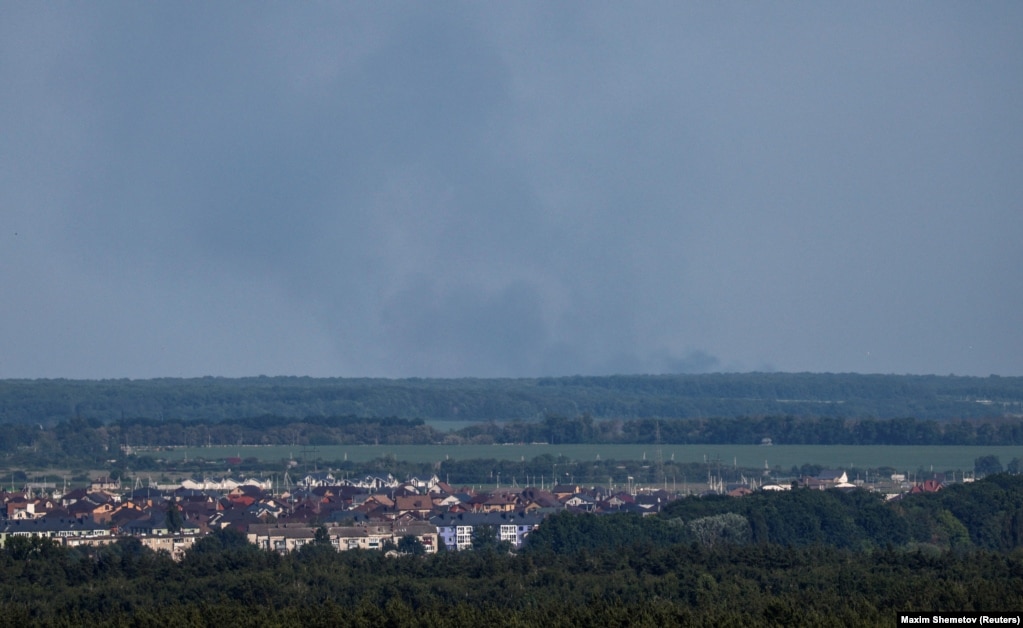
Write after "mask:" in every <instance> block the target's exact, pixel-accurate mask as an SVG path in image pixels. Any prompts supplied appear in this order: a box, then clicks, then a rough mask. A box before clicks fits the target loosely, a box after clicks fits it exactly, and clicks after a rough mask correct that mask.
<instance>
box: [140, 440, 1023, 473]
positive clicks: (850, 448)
mask: <svg viewBox="0 0 1023 628" xmlns="http://www.w3.org/2000/svg"><path fill="white" fill-rule="evenodd" d="M139 453H140V454H141V455H151V456H153V457H156V458H163V459H166V460H172V461H177V460H182V459H185V458H187V459H189V460H192V459H197V458H202V459H206V460H223V459H224V458H227V457H239V458H257V459H259V460H260V461H262V462H266V463H271V464H272V463H276V462H281V461H285V460H289V459H295V460H300V461H313V460H320V461H323V462H324V463H331V462H335V461H341V460H351V461H353V462H365V461H369V460H373V459H376V458H393V459H395V460H406V461H410V462H439V461H442V460H446V459H452V460H471V459H494V460H531V459H533V458H534V457H536V456H540V455H543V454H550V455H552V456H555V457H557V456H562V455H563V456H566V457H567V458H569V459H571V460H594V459H596V458H598V457H599V458H600V459H601V460H644V459H645V460H650V461H654V460H655V459H656V457H657V448H656V447H655V446H652V445H457V446H452V445H350V446H327V447H309V448H302V447H288V446H269V447H255V446H253V447H209V448H205V447H204V448H194V447H193V448H176V449H171V450H164V451H158V452H139ZM660 454H661V457H662V459H663V460H664V461H665V462H667V461H669V460H674V461H676V462H681V463H691V462H698V463H703V462H706V461H718V460H719V461H720V463H721V464H722V465H729V466H731V465H733V464H734V465H738V466H740V467H747V468H763V467H764V466H765V464H766V465H767V466H769V467H771V468H775V467H781V468H782V469H783V470H786V471H787V470H788V469H789V468H791V467H792V466H800V465H803V464H819V465H823V466H825V467H835V468H846V469H848V468H851V467H856V468H861V469H864V468H873V469H876V468H881V467H892V468H894V469H896V470H902V471H916V470H919V469H923V470H930V469H933V470H935V471H950V470H959V471H963V470H966V471H972V470H973V463H974V460H976V459H977V458H979V457H981V456H989V455H993V456H998V458H999V459H1000V460H1001V462H1002V464H1003V465H1005V464H1008V462H1009V461H1010V460H1012V459H1013V458H1023V447H967V446H964V447H956V446H953V447H938V446H920V447H916V446H910V447H895V446H890V447H883V446H882V447H879V446H870V447H862V446H854V445H775V446H772V447H762V446H758V445H662V446H661V447H660Z"/></svg>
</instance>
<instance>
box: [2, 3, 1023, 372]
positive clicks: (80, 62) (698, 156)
mask: <svg viewBox="0 0 1023 628" xmlns="http://www.w3.org/2000/svg"><path fill="white" fill-rule="evenodd" d="M1021 34H1023V3H1020V2H1016V1H1015V0H1013V1H1007V2H997V1H990V2H982V3H964V2H945V1H941V0H936V1H934V2H857V3H847V2H831V1H824V2H817V1H813V2H810V1H795V2H784V3H756V2H731V1H726V2H675V1H672V2H656V1H644V2H637V3H618V2H604V1H599V0H598V1H596V2H578V1H568V2H554V3H551V2H507V3H504V2H501V3H496V2H493V3H488V2H466V3H461V2H446V1H437V2H411V1H403V0H396V1H394V2H386V3H376V2H373V3H369V2H366V3H362V2H359V3H311V2H307V3H290V2H289V3H269V2H240V1H224V2H213V3H207V2H164V3H149V2H146V3H140V2H130V1H124V2H109V1H103V0H100V1H98V2H89V3H72V2H13V1H9V2H0V219H2V220H0V378H58V377H66V378H76V379H106V378H152V377H197V376H205V375H213V376H225V377H237V376H249V375H260V374H262V375H308V376H316V377H326V376H331V377H334V376H337V377H393V378H400V377H466V376H469V377H534V376H556V375H573V374H581V375H605V374H632V373H696V372H746V371H781V372H804V371H810V372H843V373H845V372H859V373H896V374H904V373H912V374H939V375H946V374H950V373H954V374H957V375H977V376H987V375H990V374H997V375H1004V376H1009V375H1016V376H1018V375H1023V36H1021Z"/></svg>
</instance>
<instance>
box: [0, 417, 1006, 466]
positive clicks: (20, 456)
mask: <svg viewBox="0 0 1023 628" xmlns="http://www.w3.org/2000/svg"><path fill="white" fill-rule="evenodd" d="M764 439H771V441H772V442H773V443H777V444H789V445H792V444H797V445H1000V446H1007V445H1023V419H991V420H975V421H960V420H956V421H944V422H940V421H929V420H920V419H910V418H903V419H892V420H879V419H860V420H854V419H845V420H843V419H835V418H813V417H794V416H785V417H773V416H769V417H759V418H755V417H735V418H720V419H633V420H625V421H623V420H618V419H608V420H595V419H594V418H593V417H589V416H577V417H557V416H548V417H545V418H543V419H542V420H539V421H530V422H525V421H511V422H508V423H497V422H488V423H475V424H469V425H467V426H466V427H464V428H461V429H458V430H454V431H450V432H444V431H440V430H437V429H435V428H433V427H431V426H430V425H428V424H426V423H425V422H424V421H423V420H422V419H401V418H395V417H391V418H372V417H357V416H347V417H307V418H305V419H301V420H295V419H290V418H287V417H271V416H264V417H254V418H248V419H231V420H225V421H219V422H208V421H180V420H169V421H157V420H151V419H130V420H128V419H125V420H122V421H116V422H113V423H109V424H106V423H103V422H102V421H99V420H97V419H91V420H86V419H71V420H69V421H61V422H60V423H58V424H57V425H55V426H53V427H46V426H40V425H24V424H23V425H7V426H4V428H3V429H0V453H2V454H3V459H4V460H5V461H6V463H7V466H32V467H38V466H40V465H47V464H48V465H55V464H57V465H62V464H63V465H89V464H97V463H101V462H103V461H109V460H115V459H121V458H123V457H124V456H125V455H130V453H131V452H132V451H133V450H137V449H139V448H143V449H151V448H155V447H168V446H170V447H201V446H204V445H210V446H220V447H223V446H241V445H292V446H295V447H307V446H310V447H316V446H329V445H376V444H380V445H430V444H446V445H461V444H494V443H536V442H545V443H552V444H657V443H661V444H666V445H668V444H675V445H689V444H692V445H699V444H707V445H719V444H721V445H732V444H740V445H742V444H757V443H761V442H763V441H764ZM144 455H146V456H149V457H152V458H159V457H160V456H159V454H158V453H154V452H152V451H149V452H147V453H145V454H144ZM132 466H134V467H136V468H137V467H138V464H133V465H132ZM491 468H493V467H491ZM452 472H455V471H454V470H452ZM600 473H603V471H600ZM598 475H599V474H598ZM605 477H606V476H605Z"/></svg>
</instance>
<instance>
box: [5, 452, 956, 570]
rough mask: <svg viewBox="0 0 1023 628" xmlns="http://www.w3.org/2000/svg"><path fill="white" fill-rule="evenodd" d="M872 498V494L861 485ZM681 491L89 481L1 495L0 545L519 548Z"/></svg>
mask: <svg viewBox="0 0 1023 628" xmlns="http://www.w3.org/2000/svg"><path fill="white" fill-rule="evenodd" d="M892 480H893V482H892V483H890V484H886V485H885V486H884V489H883V490H886V491H888V492H887V497H889V498H898V497H899V496H901V495H902V494H904V493H906V492H909V493H915V492H935V491H938V490H940V489H941V488H942V487H943V486H944V479H943V478H941V477H931V478H927V479H924V480H923V481H920V482H916V483H908V482H906V481H905V478H904V477H902V476H898V477H893V478H892ZM793 485H795V486H798V487H803V488H810V489H820V490H824V489H838V490H858V489H860V488H863V483H862V482H855V483H854V482H849V478H848V476H847V474H846V473H845V472H844V471H841V470H826V471H822V472H821V473H820V474H818V475H817V476H816V477H803V478H800V479H799V480H798V481H795V482H793V483H792V484H757V483H755V482H754V483H749V482H744V483H737V484H723V483H716V482H713V481H711V482H710V483H709V484H708V485H707V486H706V487H705V488H706V490H704V491H702V492H701V493H700V494H703V495H707V494H714V495H717V494H720V495H729V496H731V497H736V498H740V497H742V496H745V495H749V494H751V493H753V492H754V491H755V490H758V491H783V490H790V489H791V488H793ZM870 489H871V490H879V488H878V486H873V487H870ZM686 494H692V493H690V492H688V491H687V492H686V493H683V492H682V491H679V490H677V489H673V490H669V489H668V488H667V487H663V488H650V487H646V488H639V487H637V486H635V485H629V486H628V487H627V489H625V490H611V489H609V488H608V487H590V488H586V487H583V486H581V485H579V484H558V485H553V486H546V485H544V486H541V487H535V486H530V487H525V488H522V487H505V488H490V489H487V490H484V489H483V488H472V487H459V488H455V487H453V486H451V485H449V484H448V483H447V482H444V481H441V480H440V479H439V478H438V477H437V476H436V475H434V476H432V477H430V478H429V479H426V480H423V479H419V478H409V479H407V480H405V481H399V480H397V479H395V478H394V477H393V476H392V475H390V474H388V475H386V476H384V477H378V476H366V477H364V478H362V479H358V480H354V479H350V478H337V477H334V475H333V474H332V473H331V472H314V473H309V474H307V475H305V476H304V477H301V478H299V479H298V480H297V481H295V482H293V483H289V486H288V487H287V488H286V489H281V490H277V489H275V487H274V486H273V483H272V481H270V480H264V479H258V478H249V479H242V480H235V479H232V478H206V479H203V480H201V481H196V480H184V481H182V482H180V483H179V484H176V485H170V484H150V485H143V484H142V483H141V481H137V482H136V483H135V484H134V485H133V486H123V485H122V483H121V482H120V481H116V480H110V479H108V478H99V479H97V480H95V481H92V482H91V483H90V484H89V485H88V486H86V487H81V488H75V489H71V490H64V491H61V490H58V489H56V488H55V487H53V489H52V490H51V491H49V492H47V491H46V490H42V489H41V488H40V487H34V488H33V487H31V486H28V487H26V488H25V489H24V490H21V491H3V492H0V499H2V501H3V506H4V508H3V510H2V511H0V516H2V521H0V545H3V544H4V543H6V540H7V539H8V538H9V537H15V536H28V537H43V538H49V539H52V540H54V541H56V542H58V543H60V544H62V545H64V546H67V547H81V546H99V545H106V544H109V543H114V542H116V541H118V540H119V539H123V538H126V537H133V538H136V539H138V540H139V541H140V542H141V544H142V545H144V546H145V547H148V548H150V549H152V550H154V551H166V552H167V553H169V554H170V556H171V557H173V558H175V559H178V560H179V559H181V558H182V557H183V556H184V553H185V552H186V551H187V550H188V549H189V548H190V547H192V545H194V544H195V542H196V541H197V540H198V539H199V538H201V537H203V536H204V535H207V534H210V533H212V532H214V531H216V530H225V529H232V530H235V531H238V532H240V533H243V534H245V535H246V537H247V539H248V540H249V542H250V543H253V544H255V545H256V546H258V547H260V548H262V549H265V550H268V551H274V552H279V553H289V552H293V551H296V550H298V549H300V548H301V547H302V546H304V545H306V544H308V543H312V542H314V541H317V540H320V541H323V542H327V541H329V543H330V544H331V545H332V546H333V547H334V548H335V549H336V550H338V551H345V550H350V549H365V550H382V551H393V552H401V553H435V552H437V551H448V550H455V551H457V550H465V549H470V548H472V547H473V546H474V543H475V542H478V540H479V538H480V537H481V536H484V537H486V536H487V535H489V537H490V538H491V540H493V541H495V542H498V543H502V544H505V546H506V547H507V548H509V549H518V548H520V547H522V546H523V544H524V542H525V540H526V538H527V537H528V535H529V534H530V533H531V532H532V531H533V530H535V529H536V528H537V527H538V526H539V525H540V523H541V522H542V521H543V520H544V518H545V517H547V516H549V515H551V514H554V513H558V512H562V511H570V512H587V513H596V514H602V513H622V512H632V513H637V514H640V515H648V514H654V513H657V512H660V510H661V508H662V507H663V506H665V505H666V504H668V503H669V502H671V501H673V500H676V499H679V498H680V497H683V496H684V495H686Z"/></svg>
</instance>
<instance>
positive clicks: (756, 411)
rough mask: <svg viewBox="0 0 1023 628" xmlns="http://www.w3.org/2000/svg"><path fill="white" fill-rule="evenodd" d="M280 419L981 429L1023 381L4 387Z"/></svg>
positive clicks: (128, 406) (75, 402) (770, 376)
mask: <svg viewBox="0 0 1023 628" xmlns="http://www.w3.org/2000/svg"><path fill="white" fill-rule="evenodd" d="M262 415H273V416H281V417H290V418H296V419H297V418H304V417H310V416H320V417H329V416H346V415H355V416H364V417H399V418H404V419H425V420H466V421H488V420H494V421H512V420H521V421H528V420H534V419H536V418H540V417H543V416H545V415H562V416H577V415H589V416H592V417H594V418H598V419H609V418H618V419H639V418H666V419H667V418H707V417H715V416H768V415H775V416H785V415H791V416H796V417H808V416H811V417H833V418H839V419H848V418H857V419H862V418H876V419H892V418H897V417H907V416H911V417H915V418H917V419H930V420H938V421H941V420H948V419H979V418H998V417H1005V416H1021V415H1023V377H997V376H991V377H983V378H980V377H957V376H952V375H949V376H936V375H926V376H916V375H856V374H830V373H825V374H813V373H718V374H703V375H629V376H625V375H622V376H609V377H554V378H531V379H471V378H466V379H342V378H308V377H250V378H238V379H230V378H215V377H205V378H198V379H149V380H127V379H125V380H99V381H88V380H2V381H0V423H30V424H37V425H39V424H42V425H54V424H56V423H57V422H59V421H62V420H67V419H71V418H81V419H87V420H97V421H101V422H103V423H110V422H114V421H118V420H121V419H131V418H146V419H157V420H203V421H210V422H216V421H223V420H228V419H241V418H245V417H253V416H262Z"/></svg>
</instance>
